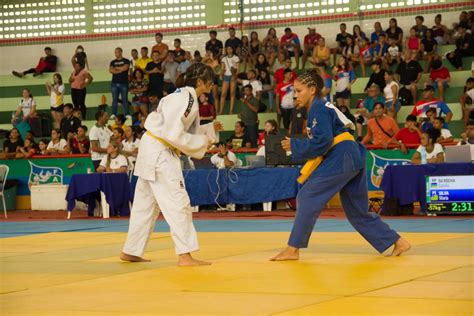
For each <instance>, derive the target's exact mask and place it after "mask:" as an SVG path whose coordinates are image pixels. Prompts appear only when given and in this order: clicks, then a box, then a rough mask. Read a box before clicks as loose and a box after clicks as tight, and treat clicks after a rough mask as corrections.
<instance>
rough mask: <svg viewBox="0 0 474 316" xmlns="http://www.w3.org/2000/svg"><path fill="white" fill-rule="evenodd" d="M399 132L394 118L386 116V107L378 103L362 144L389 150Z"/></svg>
mask: <svg viewBox="0 0 474 316" xmlns="http://www.w3.org/2000/svg"><path fill="white" fill-rule="evenodd" d="M398 131H399V128H398V125H397V122H395V120H394V119H393V118H392V117H390V116H387V115H384V105H383V104H382V103H376V104H375V105H374V111H373V117H372V118H371V119H369V122H368V123H367V135H365V137H364V139H363V140H362V144H364V145H367V144H369V143H372V145H375V146H382V147H383V148H387V147H388V145H389V144H390V142H391V140H392V138H393V137H394V136H395V135H396V134H397V133H398Z"/></svg>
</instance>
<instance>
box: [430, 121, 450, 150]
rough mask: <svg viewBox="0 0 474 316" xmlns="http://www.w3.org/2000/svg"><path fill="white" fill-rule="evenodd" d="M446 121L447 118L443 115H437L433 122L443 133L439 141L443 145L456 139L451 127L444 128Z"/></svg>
mask: <svg viewBox="0 0 474 316" xmlns="http://www.w3.org/2000/svg"><path fill="white" fill-rule="evenodd" d="M444 122H445V120H444V118H443V117H437V118H435V119H434V122H433V127H434V128H436V129H438V130H439V131H440V133H441V136H440V137H439V139H438V143H440V144H441V145H443V144H446V143H452V142H453V140H454V138H453V134H451V132H450V131H449V129H447V128H443V125H444Z"/></svg>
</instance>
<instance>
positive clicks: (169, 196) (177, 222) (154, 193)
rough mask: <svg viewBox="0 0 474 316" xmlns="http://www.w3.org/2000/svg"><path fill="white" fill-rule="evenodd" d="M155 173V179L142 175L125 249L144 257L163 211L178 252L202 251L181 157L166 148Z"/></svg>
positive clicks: (133, 254)
mask: <svg viewBox="0 0 474 316" xmlns="http://www.w3.org/2000/svg"><path fill="white" fill-rule="evenodd" d="M155 172H156V178H155V179H156V180H155V181H148V180H144V179H142V178H141V177H139V178H138V182H137V187H136V189H135V198H134V202H133V206H132V210H131V214H130V224H129V228H128V235H127V241H126V242H125V246H124V248H123V252H124V253H126V254H129V255H132V256H138V257H142V256H143V253H144V252H145V247H146V245H147V243H148V240H149V239H150V236H151V234H152V233H153V230H154V228H155V223H156V219H157V217H158V215H159V214H160V211H161V212H163V216H164V218H165V220H166V222H167V223H168V225H169V227H170V231H171V237H172V238H173V241H174V244H175V249H176V253H177V254H178V255H180V254H184V253H190V252H193V251H197V250H199V245H198V240H197V234H196V229H195V228H194V225H193V221H192V220H193V218H192V208H191V203H190V200H189V196H188V193H187V191H186V188H185V185H184V178H183V171H182V169H181V162H180V159H179V157H178V156H177V155H176V154H175V153H174V152H173V151H172V150H171V149H169V148H164V149H163V150H162V151H160V153H159V156H158V158H157V162H156V168H155Z"/></svg>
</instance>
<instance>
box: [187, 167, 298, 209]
mask: <svg viewBox="0 0 474 316" xmlns="http://www.w3.org/2000/svg"><path fill="white" fill-rule="evenodd" d="M299 170H300V169H299V168H296V167H284V168H279V167H275V168H266V167H263V168H252V169H245V168H241V169H231V170H229V169H197V170H186V171H184V179H185V183H186V190H187V191H188V194H189V197H190V200H191V205H193V206H194V205H208V204H215V203H216V201H217V202H218V203H219V204H229V203H233V204H254V203H262V202H272V201H279V200H285V199H290V198H294V197H295V196H296V195H297V193H298V189H299V185H298V183H297V182H296V179H297V178H298V176H299Z"/></svg>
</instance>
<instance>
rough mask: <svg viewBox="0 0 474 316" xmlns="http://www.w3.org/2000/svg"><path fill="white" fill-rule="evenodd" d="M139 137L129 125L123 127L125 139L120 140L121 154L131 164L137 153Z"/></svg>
mask: <svg viewBox="0 0 474 316" xmlns="http://www.w3.org/2000/svg"><path fill="white" fill-rule="evenodd" d="M139 146H140V139H138V137H137V135H136V133H135V131H134V130H133V128H131V127H130V126H129V127H127V128H126V129H125V139H124V140H123V141H122V154H123V155H125V157H127V158H128V161H129V162H130V163H131V164H132V165H133V164H134V163H135V160H136V159H137V155H138V147H139Z"/></svg>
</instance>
